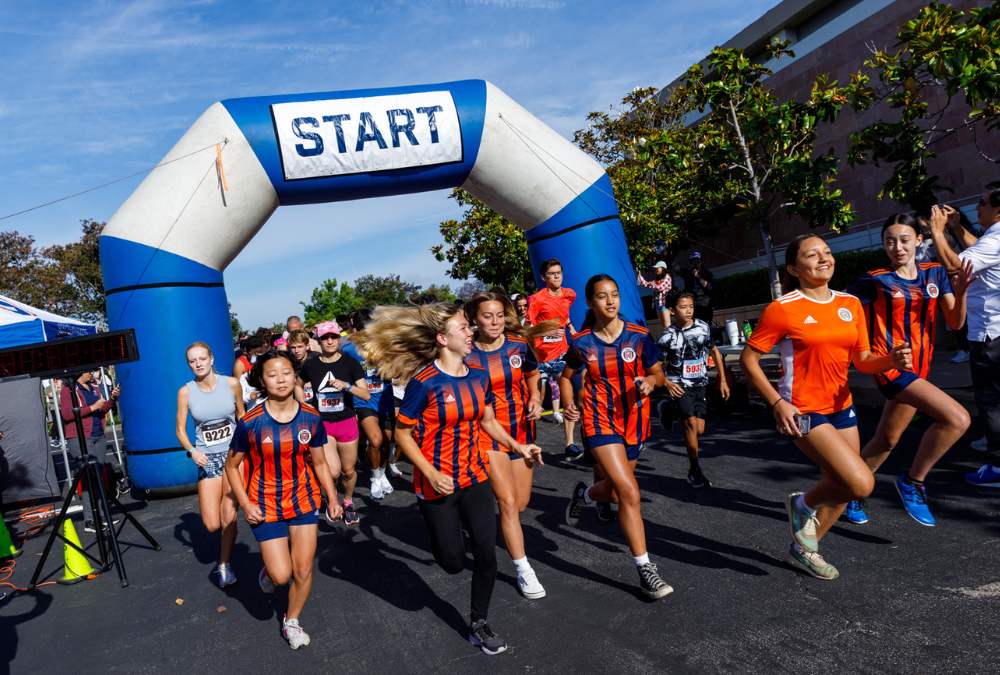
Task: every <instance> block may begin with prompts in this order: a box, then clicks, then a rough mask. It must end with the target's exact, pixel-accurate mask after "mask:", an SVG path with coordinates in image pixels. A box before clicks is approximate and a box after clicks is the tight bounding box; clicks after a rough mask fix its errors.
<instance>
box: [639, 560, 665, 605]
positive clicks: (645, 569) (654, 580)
mask: <svg viewBox="0 0 1000 675" xmlns="http://www.w3.org/2000/svg"><path fill="white" fill-rule="evenodd" d="M638 569H639V586H641V587H642V592H643V593H645V594H646V595H648V596H649V597H651V598H653V599H654V600H655V599H657V598H662V597H663V596H664V595H670V594H671V593H673V592H674V589H673V588H671V587H670V585H669V584H667V582H665V581H664V580H663V579H661V578H660V575H659V573H658V572H657V571H656V565H654V564H653V563H651V562H648V563H646V564H645V565H640V566H639V568H638Z"/></svg>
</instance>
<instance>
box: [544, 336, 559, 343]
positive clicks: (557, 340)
mask: <svg viewBox="0 0 1000 675" xmlns="http://www.w3.org/2000/svg"><path fill="white" fill-rule="evenodd" d="M542 342H544V343H546V344H548V343H549V342H562V338H561V337H552V336H551V335H546V336H545V337H543V338H542Z"/></svg>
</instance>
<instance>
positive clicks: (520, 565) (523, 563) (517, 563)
mask: <svg viewBox="0 0 1000 675" xmlns="http://www.w3.org/2000/svg"><path fill="white" fill-rule="evenodd" d="M513 562H514V567H515V568H517V573H518V574H521V573H522V572H528V571H529V570H531V564H530V563H529V562H528V556H524V557H523V558H518V559H517V560H514V561H513Z"/></svg>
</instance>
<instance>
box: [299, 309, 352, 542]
mask: <svg viewBox="0 0 1000 675" xmlns="http://www.w3.org/2000/svg"><path fill="white" fill-rule="evenodd" d="M316 339H317V340H319V346H320V350H321V353H320V355H319V356H317V357H315V358H312V359H309V360H308V361H306V362H305V363H303V364H302V365H301V367H299V372H298V389H297V393H296V398H298V399H299V401H303V402H304V401H305V394H304V392H303V391H302V387H304V386H305V384H306V383H307V382H308V383H309V384H310V385H312V390H313V396H314V397H315V400H316V404H317V405H316V407H317V408H318V409H319V414H320V415H321V416H322V417H323V425H324V426H325V427H326V437H327V444H326V463H327V465H328V466H329V467H330V470H331V471H333V484H334V485H336V484H337V478H338V476H339V477H340V480H341V482H342V483H343V485H344V522H345V523H347V524H348V525H357V524H358V521H359V520H360V518H359V516H358V512H357V509H355V508H354V485H355V483H357V482H358V474H357V472H356V471H355V470H354V465H355V463H356V462H357V461H358V418H357V416H356V414H355V411H354V401H355V399H361V400H362V401H367V400H368V398H369V396H370V394H369V393H368V383H367V382H366V381H365V371H364V370H362V368H361V364H360V363H358V360H357V359H356V358H354V357H353V356H350V355H348V354H344V353H343V352H342V351H340V326H338V325H337V322H336V321H324V322H323V323H320V324H318V325H317V326H316ZM326 499H327V504H335V503H336V502H337V493H336V492H334V493H329V492H328V493H327V495H326ZM324 515H325V517H326V519H327V521H328V522H331V523H332V522H334V521H335V520H336V519H335V518H333V516H332V515H331V514H330V512H329V510H327V512H325V514H324Z"/></svg>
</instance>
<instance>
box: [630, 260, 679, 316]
mask: <svg viewBox="0 0 1000 675" xmlns="http://www.w3.org/2000/svg"><path fill="white" fill-rule="evenodd" d="M653 270H654V272H655V273H656V278H655V279H654V280H653V281H646V279H645V278H644V277H643V276H642V275H641V274H639V275H637V276H636V282H638V284H639V285H640V286H642V287H643V288H652V289H653V309H655V310H656V316H657V318H659V319H660V326H662V327H663V329H664V330H666V328H667V326H669V325H670V310H669V309H667V293H669V292H670V289H671V288H673V286H674V280H673V278H672V277H671V276H670V272H669V271H668V270H667V263H665V262H663V261H662V260H661V261H660V262H658V263H656V264H655V265H653Z"/></svg>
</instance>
